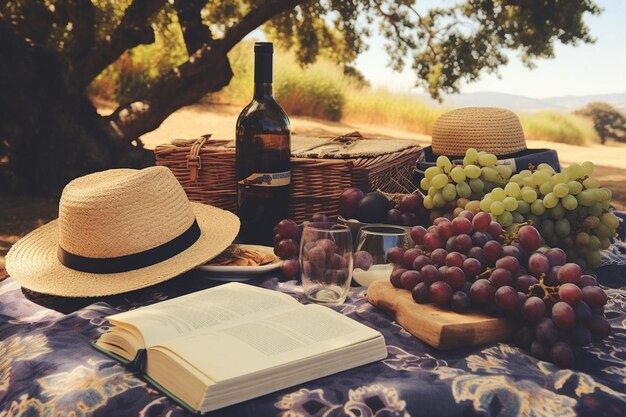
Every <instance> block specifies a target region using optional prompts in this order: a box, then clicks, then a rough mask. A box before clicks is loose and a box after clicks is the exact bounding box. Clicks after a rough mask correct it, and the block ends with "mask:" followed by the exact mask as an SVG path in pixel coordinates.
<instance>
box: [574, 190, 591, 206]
mask: <svg viewBox="0 0 626 417" xmlns="http://www.w3.org/2000/svg"><path fill="white" fill-rule="evenodd" d="M576 200H578V204H579V205H581V206H585V207H589V206H590V205H592V204H593V194H592V193H591V192H590V190H584V191H581V192H580V193H579V194H577V195H576Z"/></svg>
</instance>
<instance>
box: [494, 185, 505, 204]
mask: <svg viewBox="0 0 626 417" xmlns="http://www.w3.org/2000/svg"><path fill="white" fill-rule="evenodd" d="M505 197H506V193H505V192H504V190H503V189H502V188H500V187H496V188H494V189H493V190H491V198H493V199H494V200H496V201H502V200H504V198H505Z"/></svg>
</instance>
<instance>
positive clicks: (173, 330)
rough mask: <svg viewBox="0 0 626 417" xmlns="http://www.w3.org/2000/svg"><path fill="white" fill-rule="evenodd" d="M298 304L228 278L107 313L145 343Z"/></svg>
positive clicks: (287, 297) (191, 332) (282, 309)
mask: <svg viewBox="0 0 626 417" xmlns="http://www.w3.org/2000/svg"><path fill="white" fill-rule="evenodd" d="M294 306H296V307H298V306H300V303H298V301H297V300H295V299H294V298H292V297H291V296H289V295H287V294H283V293H281V292H279V291H271V290H267V289H263V288H259V287H254V286H252V285H248V284H242V283H238V282H232V283H228V284H224V285H220V286H218V287H213V288H209V289H206V290H203V291H198V292H195V293H192V294H188V295H184V296H182V297H177V298H173V299H171V300H167V301H163V302H160V303H156V304H153V305H150V306H147V307H141V308H138V309H136V310H132V311H128V312H125V313H120V314H116V315H113V316H109V317H107V319H108V320H109V321H110V322H111V323H113V324H114V325H120V324H122V325H123V323H128V324H130V325H131V326H132V327H135V328H137V329H138V330H139V331H140V332H141V334H142V335H143V339H144V344H145V346H152V345H154V344H156V343H161V342H163V341H165V340H169V339H173V338H181V337H185V336H188V335H192V334H196V333H200V332H203V331H205V330H206V329H209V328H212V327H214V326H218V325H221V324H224V323H227V322H231V321H237V320H239V321H241V320H246V319H249V318H257V317H262V316H263V315H267V314H275V313H276V312H278V311H285V310H289V309H291V308H293V307H294Z"/></svg>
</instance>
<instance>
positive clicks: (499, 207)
mask: <svg viewBox="0 0 626 417" xmlns="http://www.w3.org/2000/svg"><path fill="white" fill-rule="evenodd" d="M489 211H490V212H491V213H492V214H493V215H494V216H499V215H501V214H502V213H504V204H502V202H501V201H494V202H493V203H491V206H490V207H489Z"/></svg>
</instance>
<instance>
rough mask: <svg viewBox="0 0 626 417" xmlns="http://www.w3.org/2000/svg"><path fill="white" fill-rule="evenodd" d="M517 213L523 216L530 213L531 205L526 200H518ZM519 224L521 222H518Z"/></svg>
mask: <svg viewBox="0 0 626 417" xmlns="http://www.w3.org/2000/svg"><path fill="white" fill-rule="evenodd" d="M517 211H518V212H520V213H521V214H528V213H530V204H528V203H527V202H525V201H524V200H517ZM516 223H519V222H516Z"/></svg>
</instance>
